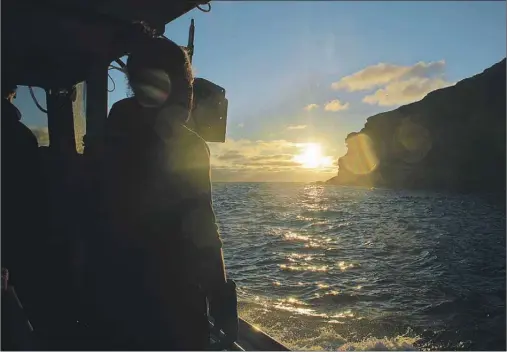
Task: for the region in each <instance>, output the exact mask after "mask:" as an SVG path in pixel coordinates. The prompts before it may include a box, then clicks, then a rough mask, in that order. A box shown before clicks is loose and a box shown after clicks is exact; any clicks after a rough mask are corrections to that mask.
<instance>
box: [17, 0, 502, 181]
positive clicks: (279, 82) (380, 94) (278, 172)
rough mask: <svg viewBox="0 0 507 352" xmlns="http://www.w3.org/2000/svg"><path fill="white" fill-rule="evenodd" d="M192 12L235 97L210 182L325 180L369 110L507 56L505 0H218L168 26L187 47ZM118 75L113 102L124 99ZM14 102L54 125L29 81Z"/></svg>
mask: <svg viewBox="0 0 507 352" xmlns="http://www.w3.org/2000/svg"><path fill="white" fill-rule="evenodd" d="M191 18H194V19H195V21H196V34H195V55H194V68H195V71H196V75H197V76H199V77H203V78H206V79H209V80H211V81H213V82H215V83H217V84H219V85H220V86H222V87H224V88H225V89H226V90H227V97H228V99H229V118H228V137H227V139H228V140H227V142H226V143H224V144H218V143H210V148H211V151H212V165H213V180H214V181H317V180H326V179H328V178H330V177H331V176H333V175H334V174H336V171H337V167H336V165H335V161H336V160H337V158H338V157H340V156H342V155H343V154H345V152H346V148H345V137H346V135H347V134H349V133H350V132H353V131H359V130H360V129H361V128H362V127H363V125H364V122H365V121H366V118H368V117H369V116H372V115H374V114H376V113H379V112H383V111H388V110H392V109H395V108H396V107H398V106H400V105H403V104H406V103H410V102H413V101H417V100H420V99H422V98H423V97H424V96H425V95H426V94H427V93H428V92H430V91H431V90H434V89H438V88H442V87H445V86H448V85H451V84H454V83H455V82H457V81H459V80H461V79H463V78H466V77H469V76H472V75H475V74H477V73H480V72H482V71H483V70H484V69H486V68H487V67H490V66H491V65H493V64H495V63H497V62H498V61H500V60H502V59H503V58H504V57H505V56H506V2H505V1H497V2H490V1H475V2H472V1H454V2H437V1H427V2H414V1H410V2H408V1H407V2H402V1H391V2H383V1H375V2H352V1H350V2H349V1H336V2H332V1H325V2H324V1H322V2H317V1H304V2H303V1H299V2H298V1H257V2H256V1H249V2H246V1H242V2H240V1H230V2H212V10H211V12H210V13H203V12H200V11H198V10H193V11H191V12H190V13H188V14H186V15H185V16H182V17H181V18H179V19H177V20H176V21H174V22H172V23H170V24H169V25H167V27H166V33H165V35H166V36H167V37H168V38H170V39H172V40H174V41H176V42H177V43H179V44H181V45H186V43H187V35H188V26H189V24H190V19H191ZM111 73H112V76H113V79H114V80H115V82H116V89H115V91H114V92H112V93H110V94H109V103H110V105H111V104H112V103H114V102H116V101H118V100H120V99H122V98H124V97H125V96H126V89H125V86H126V85H125V79H124V77H122V74H121V73H119V72H116V71H111ZM110 88H112V85H111V87H110ZM38 96H41V95H40V94H38ZM15 104H16V105H17V106H18V107H19V108H20V110H21V112H22V113H23V121H24V123H25V124H27V125H28V126H46V125H47V123H46V119H45V116H43V115H42V114H41V113H40V112H39V111H38V110H37V109H36V108H35V105H34V103H33V102H32V100H31V98H30V96H29V95H28V92H27V89H25V88H22V89H20V90H19V91H18V98H17V99H16V101H15Z"/></svg>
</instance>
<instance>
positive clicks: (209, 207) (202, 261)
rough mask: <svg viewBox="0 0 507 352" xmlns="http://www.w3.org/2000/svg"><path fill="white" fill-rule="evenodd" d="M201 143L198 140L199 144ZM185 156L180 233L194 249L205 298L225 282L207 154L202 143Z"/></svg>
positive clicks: (210, 297)
mask: <svg viewBox="0 0 507 352" xmlns="http://www.w3.org/2000/svg"><path fill="white" fill-rule="evenodd" d="M201 141H202V140H200V142H201ZM192 149H193V151H192V152H190V153H189V155H188V159H189V160H188V163H189V164H188V166H189V167H188V168H186V170H187V175H186V176H187V180H186V182H188V189H189V194H187V195H186V197H187V199H186V200H187V204H188V207H187V209H186V211H185V213H184V216H183V219H182V231H183V235H184V236H185V237H186V238H189V239H191V241H192V243H193V245H194V246H195V248H196V258H195V263H196V264H197V265H196V266H197V267H196V268H195V270H194V274H195V275H196V276H197V277H196V279H197V281H198V282H199V284H200V285H201V286H202V288H203V289H204V291H205V292H206V294H207V295H208V298H209V299H210V300H212V299H213V295H214V293H215V292H217V291H219V290H221V289H222V287H223V285H224V284H225V283H226V281H227V277H226V273H225V265H224V259H223V252H222V241H221V240H220V235H219V232H218V227H217V225H216V218H215V213H214V211H213V201H212V194H211V176H210V169H211V167H210V153H209V149H208V147H207V145H206V143H205V142H204V141H202V143H199V145H197V146H196V147H195V148H192Z"/></svg>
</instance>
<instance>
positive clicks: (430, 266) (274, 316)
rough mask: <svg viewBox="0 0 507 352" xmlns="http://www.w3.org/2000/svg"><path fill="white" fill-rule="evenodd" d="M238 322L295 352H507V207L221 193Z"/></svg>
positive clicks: (258, 189)
mask: <svg viewBox="0 0 507 352" xmlns="http://www.w3.org/2000/svg"><path fill="white" fill-rule="evenodd" d="M213 192H214V193H213V198H214V203H215V211H216V213H217V218H218V223H219V226H220V230H221V234H222V237H223V241H224V252H225V260H226V265H227V268H228V273H229V276H230V277H231V278H233V279H234V280H236V282H237V284H238V287H239V288H238V292H239V300H240V315H241V316H242V317H243V318H245V319H246V320H248V321H249V322H251V323H253V324H254V325H256V326H258V327H259V328H261V329H263V330H264V331H266V332H267V333H269V334H270V335H272V336H273V337H275V338H277V339H279V340H280V341H281V342H283V343H285V344H287V345H288V346H289V347H291V348H294V349H300V350H301V349H304V350H309V349H314V350H316V349H319V350H321V349H334V350H337V349H339V350H505V348H506V346H505V343H506V337H505V336H506V322H505V319H506V316H505V315H506V314H505V298H506V290H505V285H506V273H505V259H506V258H505V250H506V248H505V245H506V237H505V225H506V224H505V204H504V200H503V199H501V200H500V201H498V200H493V199H491V198H489V197H479V196H472V195H450V194H442V193H430V192H422V191H393V190H382V189H362V188H349V187H338V186H323V185H307V184H274V183H273V184H270V183H217V184H214V185H213Z"/></svg>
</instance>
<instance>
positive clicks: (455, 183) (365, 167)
mask: <svg viewBox="0 0 507 352" xmlns="http://www.w3.org/2000/svg"><path fill="white" fill-rule="evenodd" d="M505 67H506V60H505V59H504V60H502V61H501V62H499V63H497V64H495V65H494V66H492V67H490V68H488V69H486V70H485V71H484V72H483V73H481V74H478V75H476V76H473V77H470V78H467V79H464V80H462V81H460V82H458V83H457V84H456V85H454V86H451V87H448V88H444V89H440V90H436V91H433V92H431V93H429V94H428V95H427V96H426V97H425V98H424V99H422V100H421V101H418V102H415V103H412V104H409V105H405V106H401V107H399V108H398V109H396V110H393V111H389V112H385V113H381V114H378V115H375V116H372V117H370V118H368V119H367V122H366V124H365V126H364V128H363V129H362V130H361V131H360V132H357V133H355V132H354V133H351V134H349V135H348V136H347V138H346V143H347V147H348V151H347V154H346V155H344V156H343V157H342V158H340V159H339V160H338V166H339V170H338V175H337V176H336V177H334V178H332V179H331V180H329V181H328V183H331V184H341V185H357V186H368V187H372V186H375V187H389V188H421V189H438V190H449V191H460V192H461V191H497V190H502V191H503V190H504V189H505V168H506V160H505V159H506V152H505V147H506V146H505V134H506V131H505V128H506V125H505V121H506V76H505V75H506V72H505Z"/></svg>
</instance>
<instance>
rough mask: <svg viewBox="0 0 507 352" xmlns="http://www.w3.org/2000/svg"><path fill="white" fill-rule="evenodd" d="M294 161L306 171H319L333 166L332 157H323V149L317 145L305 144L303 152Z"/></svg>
mask: <svg viewBox="0 0 507 352" xmlns="http://www.w3.org/2000/svg"><path fill="white" fill-rule="evenodd" d="M293 160H294V161H295V162H297V163H300V164H301V166H303V167H304V168H306V169H317V168H323V167H329V166H332V165H333V159H332V157H330V156H323V155H322V148H321V146H320V144H317V143H307V144H304V145H303V152H302V153H301V154H298V155H295V156H294V159H293Z"/></svg>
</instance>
